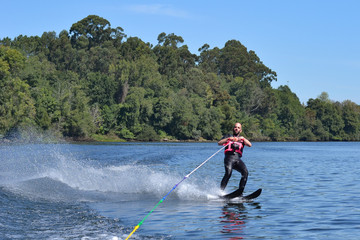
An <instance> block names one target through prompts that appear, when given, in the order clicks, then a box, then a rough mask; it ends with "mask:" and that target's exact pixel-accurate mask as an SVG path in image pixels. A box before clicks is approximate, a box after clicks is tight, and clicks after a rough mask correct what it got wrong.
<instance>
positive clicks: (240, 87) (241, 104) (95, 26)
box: [0, 15, 360, 141]
mask: <svg viewBox="0 0 360 240" xmlns="http://www.w3.org/2000/svg"><path fill="white" fill-rule="evenodd" d="M157 40H158V44H157V45H156V46H153V45H151V44H149V43H145V42H143V41H142V40H141V39H139V38H137V37H127V36H126V34H125V33H124V30H123V29H122V28H121V27H117V28H112V27H111V25H110V22H109V21H107V20H106V19H104V18H101V17H99V16H95V15H89V16H88V17H86V18H84V19H82V20H80V21H79V22H77V23H74V24H73V25H72V27H71V28H70V30H69V31H66V30H63V31H62V32H60V34H59V35H57V34H56V33H55V32H44V33H43V34H42V36H41V37H39V36H30V37H27V36H23V35H20V36H18V37H16V38H14V39H10V38H4V39H2V40H1V41H0V135H2V136H3V137H6V136H7V135H8V134H9V133H11V132H12V131H14V129H17V128H26V127H28V126H35V127H36V128H38V129H39V130H41V131H49V132H53V133H57V134H58V135H60V136H64V137H70V138H74V139H89V138H94V137H98V136H101V135H106V136H117V137H118V138H121V139H126V140H143V141H150V140H162V139H169V140H175V139H179V140H189V139H193V140H204V139H205V140H215V139H219V138H220V137H221V136H222V134H223V133H227V132H229V131H231V129H232V126H233V124H234V123H235V122H237V121H240V122H242V123H243V125H244V130H245V133H244V134H245V135H246V136H247V137H249V138H250V139H252V140H259V141H264V140H265V141H266V140H271V141H298V140H300V141H328V140H339V141H340V140H347V141H349V140H360V132H359V129H360V107H359V105H357V104H355V103H354V102H351V101H344V102H342V103H340V102H333V101H331V100H329V97H328V96H327V94H326V93H322V94H321V95H320V96H319V97H318V98H316V99H309V100H308V102H307V104H306V106H305V105H302V104H301V103H300V101H299V99H298V97H297V96H296V94H294V93H293V92H292V91H291V90H290V89H289V87H288V86H280V87H279V88H278V89H273V88H272V87H271V82H272V81H276V72H275V71H273V70H271V69H270V68H269V67H267V66H265V64H264V63H263V62H262V61H261V60H260V58H259V57H258V56H257V55H256V54H255V52H254V51H251V50H250V51H248V50H247V48H246V47H245V46H244V45H242V44H241V43H240V42H239V41H237V40H229V41H227V42H226V43H225V46H224V47H223V48H221V49H220V48H217V47H215V48H210V46H209V45H208V44H204V45H203V46H202V47H201V48H200V49H199V54H198V55H196V54H193V53H191V52H190V51H189V49H188V47H187V45H185V44H184V40H183V38H182V37H181V36H177V35H175V34H166V33H161V34H160V35H159V36H158V39H157Z"/></svg>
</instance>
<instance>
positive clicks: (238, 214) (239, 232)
mask: <svg viewBox="0 0 360 240" xmlns="http://www.w3.org/2000/svg"><path fill="white" fill-rule="evenodd" d="M251 205H253V206H254V207H255V208H260V206H259V205H258V204H255V203H252V204H251ZM248 220H249V217H248V211H247V209H246V207H245V205H244V204H243V203H227V204H226V205H224V207H223V208H222V216H220V223H221V224H222V230H221V231H220V232H221V233H224V234H229V235H230V236H231V237H230V236H229V238H228V240H236V239H244V238H245V237H244V235H245V234H244V230H245V228H246V223H247V221H248Z"/></svg>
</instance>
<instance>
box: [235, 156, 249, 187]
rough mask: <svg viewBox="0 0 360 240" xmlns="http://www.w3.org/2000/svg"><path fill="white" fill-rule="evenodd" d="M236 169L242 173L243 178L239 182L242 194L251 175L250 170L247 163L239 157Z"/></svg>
mask: <svg viewBox="0 0 360 240" xmlns="http://www.w3.org/2000/svg"><path fill="white" fill-rule="evenodd" d="M234 169H235V170H237V171H239V172H240V173H241V179H240V183H239V189H240V191H241V194H242V193H243V192H244V189H245V185H246V182H247V179H248V176H249V172H248V170H247V168H246V165H245V163H244V162H243V161H242V160H241V159H239V161H238V162H237V163H236V164H235V165H234Z"/></svg>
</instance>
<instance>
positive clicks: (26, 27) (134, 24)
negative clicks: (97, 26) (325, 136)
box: [0, 0, 360, 104]
mask: <svg viewBox="0 0 360 240" xmlns="http://www.w3.org/2000/svg"><path fill="white" fill-rule="evenodd" d="M0 6H1V14H0V38H1V39H2V38H4V37H10V38H14V37H16V36H18V35H20V34H22V35H27V36H35V35H38V36H41V35H42V33H43V32H48V31H55V32H56V33H57V34H59V33H60V32H61V31H62V30H67V31H69V29H70V27H71V25H72V24H73V23H75V22H77V21H79V20H81V19H83V18H85V17H87V16H88V15H91V14H95V15H98V16H100V17H103V18H105V19H107V20H108V21H109V22H110V23H111V27H113V28H115V27H122V28H123V29H124V32H125V34H127V35H128V36H129V37H130V36H131V37H135V36H136V37H139V38H140V39H142V40H143V41H145V42H150V43H152V44H154V45H156V44H157V36H158V35H159V34H160V33H161V32H165V33H167V34H169V33H174V34H176V35H178V36H181V37H183V39H184V41H185V42H184V44H186V45H188V47H189V49H190V51H191V52H192V53H195V54H198V49H199V48H200V47H201V46H203V45H204V44H205V43H207V44H209V45H210V48H214V47H219V48H222V47H224V44H225V43H226V42H227V41H228V40H232V39H235V40H239V41H240V42H241V43H242V44H243V45H244V46H246V47H247V48H248V50H253V51H255V52H256V54H257V55H258V56H259V57H260V59H261V61H262V62H263V63H264V64H265V65H266V66H268V67H269V68H271V69H272V70H274V71H276V72H277V74H278V81H277V82H276V83H273V84H272V86H273V87H274V88H277V87H278V86H279V85H289V87H290V88H291V90H292V91H293V92H294V93H296V95H297V96H298V97H299V99H300V101H301V102H302V103H305V104H306V102H307V100H308V99H309V98H317V97H318V96H319V95H320V94H321V92H327V93H328V94H329V98H330V99H331V100H333V101H340V102H342V101H344V100H351V101H353V102H355V103H357V104H360V92H359V91H360V76H359V73H360V13H359V9H360V1H357V0H337V1H335V0H251V1H249V0H247V1H245V0H230V1H212V0H206V1H202V0H191V1H189V0H181V1H180V0H179V1H175V0H162V1H161V0H159V1H156V0H143V1H137V0H102V1H93V0H87V1H81V0H72V1H69V0H63V1H44V0H38V1H37V0H34V1H28V0H26V1H25V0H24V1H21V0H18V1H17V0H13V1H5V0H0Z"/></svg>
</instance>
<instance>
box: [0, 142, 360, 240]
mask: <svg viewBox="0 0 360 240" xmlns="http://www.w3.org/2000/svg"><path fill="white" fill-rule="evenodd" d="M220 148H221V147H219V146H217V144H216V143H87V144H70V143H69V144H67V143H61V144H39V143H36V144H35V143H34V144H3V145H0V239H112V240H115V239H125V238H126V237H127V236H128V235H129V233H130V232H131V231H132V230H133V228H134V226H136V225H137V224H139V222H140V221H141V220H142V219H143V218H144V217H145V216H146V215H147V214H148V213H149V211H150V210H151V209H153V208H154V207H155V205H156V204H157V203H158V202H159V201H160V200H161V199H162V198H163V197H164V196H165V195H166V194H167V193H168V192H169V191H170V190H171V189H172V188H173V187H174V186H175V185H176V184H177V183H178V182H180V181H181V180H182V179H183V178H184V176H186V175H187V174H189V173H190V172H191V171H192V170H193V169H195V168H196V167H197V166H198V165H199V164H201V163H202V162H203V161H205V160H206V159H207V158H208V157H210V156H211V155H212V154H213V153H215V152H216V151H217V150H219V149H220ZM359 156H360V143H359V142H316V143H314V142H312V143H303V142H297V143H268V142H267V143H263V142H255V143H253V147H251V148H246V149H245V150H244V157H243V160H244V162H245V163H246V165H247V167H248V170H249V173H250V175H249V179H248V183H247V185H246V189H245V194H247V193H251V192H252V191H255V190H256V189H258V188H262V189H263V192H262V194H261V195H260V196H259V197H258V198H257V199H254V200H253V201H251V202H242V201H240V200H239V199H234V200H232V201H223V200H220V199H219V198H218V197H217V196H218V195H219V194H221V192H220V190H219V185H220V181H221V178H222V176H223V174H224V167H223V152H222V151H221V152H220V153H218V154H216V155H215V156H214V157H212V158H211V159H210V160H209V161H208V162H206V164H204V165H203V166H202V167H201V168H199V169H198V170H196V171H195V172H194V173H193V174H191V176H190V177H189V178H187V179H186V180H184V181H183V182H182V183H181V184H180V185H178V186H177V188H175V190H174V191H172V192H171V193H170V194H169V195H168V196H167V197H166V199H165V201H164V202H162V203H161V204H160V205H158V207H157V208H156V209H155V210H154V211H153V212H152V213H151V214H150V215H149V216H148V218H146V220H145V221H144V222H143V224H142V225H141V226H140V228H139V229H138V230H137V231H136V232H135V233H134V234H133V235H132V236H131V238H130V239H229V240H230V239H326V240H329V239H359V236H360V174H359V173H360V170H359V169H360V161H359ZM239 180H240V174H239V173H238V172H235V171H234V172H233V175H232V177H231V179H230V181H229V184H228V186H227V188H226V189H225V192H230V191H233V190H235V189H236V187H237V185H238V182H239Z"/></svg>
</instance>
